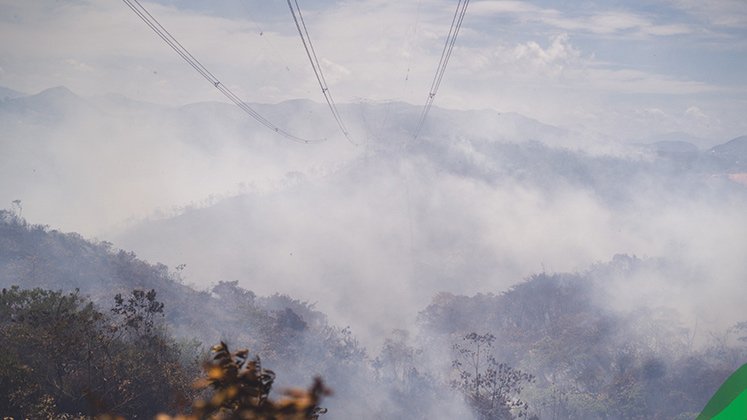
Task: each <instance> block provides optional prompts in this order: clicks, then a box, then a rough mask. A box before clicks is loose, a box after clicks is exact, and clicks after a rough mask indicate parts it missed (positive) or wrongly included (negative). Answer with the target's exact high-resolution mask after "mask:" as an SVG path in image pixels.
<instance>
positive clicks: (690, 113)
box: [685, 106, 708, 119]
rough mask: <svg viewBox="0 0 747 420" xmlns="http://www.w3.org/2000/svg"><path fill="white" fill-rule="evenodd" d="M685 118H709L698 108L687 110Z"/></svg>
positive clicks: (693, 107) (692, 107)
mask: <svg viewBox="0 0 747 420" xmlns="http://www.w3.org/2000/svg"><path fill="white" fill-rule="evenodd" d="M685 116H686V117H691V118H697V119H703V118H708V116H707V115H706V114H704V113H703V111H701V109H700V108H698V107H697V106H690V107H688V108H687V109H686V110H685Z"/></svg>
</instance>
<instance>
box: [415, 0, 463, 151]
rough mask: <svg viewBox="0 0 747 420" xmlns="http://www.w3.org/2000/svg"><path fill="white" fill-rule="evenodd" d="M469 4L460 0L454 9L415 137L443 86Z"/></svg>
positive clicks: (418, 133)
mask: <svg viewBox="0 0 747 420" xmlns="http://www.w3.org/2000/svg"><path fill="white" fill-rule="evenodd" d="M468 5H469V0H459V2H458V3H457V7H456V10H455V11H454V17H453V18H452V20H451V27H450V28H449V34H448V35H447V36H446V42H445V43H444V49H443V51H441V58H440V59H439V61H438V67H437V69H436V74H435V76H434V77H433V82H432V83H431V89H430V91H429V92H428V98H427V99H426V101H425V105H424V106H423V109H422V111H420V116H419V117H418V123H417V126H416V127H417V128H416V129H415V134H414V135H413V139H417V138H418V136H419V135H420V132H421V130H422V129H423V125H424V124H425V120H426V118H427V117H428V113H429V112H430V110H431V107H432V106H433V101H434V100H435V98H436V94H437V93H438V89H439V88H440V87H441V81H442V80H443V78H444V73H445V72H446V66H447V65H448V64H449V60H450V59H451V53H452V51H453V50H454V44H456V40H457V36H458V35H459V29H461V27H462V22H463V21H464V16H465V14H466V13H467V6H468Z"/></svg>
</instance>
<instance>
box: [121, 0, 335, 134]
mask: <svg viewBox="0 0 747 420" xmlns="http://www.w3.org/2000/svg"><path fill="white" fill-rule="evenodd" d="M122 1H123V2H124V3H125V4H126V5H127V6H128V7H129V8H130V9H132V11H133V12H135V14H136V15H137V16H138V17H139V18H140V19H142V21H143V22H145V24H146V25H148V27H150V28H151V29H152V30H153V32H155V33H156V35H158V36H159V37H160V38H161V39H162V40H163V41H164V42H165V43H166V44H168V46H169V47H171V49H173V50H174V51H175V52H176V53H177V54H179V56H180V57H182V59H184V61H186V62H187V64H189V65H190V66H191V67H192V68H193V69H194V70H195V71H196V72H197V73H199V74H200V75H201V76H202V77H204V78H205V79H206V80H207V81H208V82H210V83H211V84H212V85H213V86H214V87H215V88H216V89H218V91H219V92H221V93H222V94H223V95H224V96H225V97H226V98H228V99H229V100H230V101H231V102H233V103H234V104H236V106H238V107H239V108H240V109H241V110H242V111H244V112H245V113H247V114H248V115H249V116H251V117H252V118H254V119H255V120H257V121H258V122H259V123H260V124H262V125H264V126H265V127H267V128H268V129H270V130H272V131H274V132H275V133H276V134H278V135H280V136H283V137H285V138H287V139H289V140H292V141H295V142H298V143H317V142H320V141H323V140H309V139H305V138H302V137H298V136H295V135H293V134H290V133H289V132H287V131H285V130H283V129H282V128H280V127H278V126H277V125H275V124H273V123H272V122H270V121H269V120H268V119H267V118H265V117H263V116H262V115H260V114H259V113H258V112H257V111H255V110H254V109H253V108H252V107H250V106H249V105H247V103H246V102H244V101H243V100H242V99H241V98H239V97H238V96H237V95H236V94H235V93H233V92H232V91H231V90H230V89H229V88H228V87H227V86H226V85H224V84H223V83H221V81H220V80H218V78H217V77H215V75H213V74H212V73H211V72H210V71H209V70H208V69H207V68H205V66H203V65H202V63H200V61H199V60H197V59H196V58H195V57H194V56H193V55H192V54H191V53H190V52H189V51H187V49H186V48H184V46H183V45H182V44H181V43H179V41H177V39H176V38H174V36H173V35H171V33H170V32H169V31H168V30H166V28H164V27H163V26H162V25H161V23H160V22H158V20H157V19H156V18H155V17H154V16H153V15H151V14H150V12H148V10H147V9H146V8H145V7H143V5H142V4H140V2H139V1H138V0H122Z"/></svg>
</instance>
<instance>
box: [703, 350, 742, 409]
mask: <svg viewBox="0 0 747 420" xmlns="http://www.w3.org/2000/svg"><path fill="white" fill-rule="evenodd" d="M696 420H747V364H744V365H742V367H740V368H739V369H737V371H736V372H734V373H732V374H731V376H729V378H727V379H726V381H725V382H724V383H723V385H721V387H720V388H719V389H718V391H716V394H714V395H713V397H711V400H710V401H708V404H706V406H705V408H704V409H703V412H702V413H700V415H699V416H698V417H697V419H696Z"/></svg>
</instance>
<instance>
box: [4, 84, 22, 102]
mask: <svg viewBox="0 0 747 420" xmlns="http://www.w3.org/2000/svg"><path fill="white" fill-rule="evenodd" d="M21 96H26V94H25V93H22V92H18V91H16V90H13V89H9V88H6V87H3V86H0V102H2V101H5V100H7V99H15V98H19V97H21Z"/></svg>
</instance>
